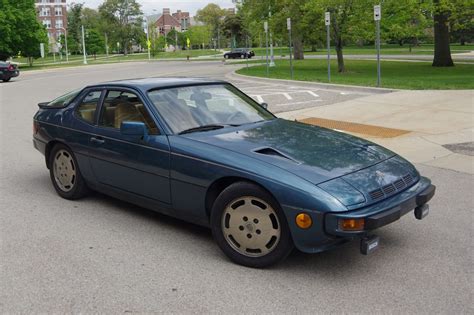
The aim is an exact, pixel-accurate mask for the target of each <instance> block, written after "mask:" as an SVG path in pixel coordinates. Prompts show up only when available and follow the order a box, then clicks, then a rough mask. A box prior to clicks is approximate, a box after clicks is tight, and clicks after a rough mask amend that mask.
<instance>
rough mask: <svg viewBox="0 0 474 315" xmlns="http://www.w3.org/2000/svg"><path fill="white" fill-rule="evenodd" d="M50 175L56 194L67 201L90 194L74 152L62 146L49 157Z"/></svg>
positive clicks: (56, 146)
mask: <svg viewBox="0 0 474 315" xmlns="http://www.w3.org/2000/svg"><path fill="white" fill-rule="evenodd" d="M49 173H50V177H51V181H52V183H53V186H54V188H55V189H56V192H57V193H58V194H59V195H60V196H61V197H63V198H65V199H79V198H81V197H83V196H84V195H86V193H87V192H88V189H87V185H86V183H85V181H84V178H83V177H82V175H81V172H80V170H79V167H78V164H77V161H76V158H75V157H74V154H73V153H72V151H71V150H70V149H69V148H68V147H66V146H65V145H62V144H57V145H55V146H54V148H53V150H52V151H51V154H50V156H49Z"/></svg>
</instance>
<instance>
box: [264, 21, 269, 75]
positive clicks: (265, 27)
mask: <svg viewBox="0 0 474 315" xmlns="http://www.w3.org/2000/svg"><path fill="white" fill-rule="evenodd" d="M263 30H264V31H265V52H266V65H267V77H268V75H269V72H268V66H269V65H268V22H267V21H265V22H263Z"/></svg>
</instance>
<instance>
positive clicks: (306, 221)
mask: <svg viewBox="0 0 474 315" xmlns="http://www.w3.org/2000/svg"><path fill="white" fill-rule="evenodd" d="M312 224H313V220H312V219H311V217H310V216H309V215H308V214H306V213H300V214H298V215H297V216H296V225H297V226H298V227H299V228H301V229H309V228H310V227H311V225H312Z"/></svg>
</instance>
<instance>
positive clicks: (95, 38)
mask: <svg viewBox="0 0 474 315" xmlns="http://www.w3.org/2000/svg"><path fill="white" fill-rule="evenodd" d="M85 42H86V52H87V53H88V54H91V55H93V56H94V59H96V58H97V54H98V53H101V52H104V40H103V38H102V36H101V35H100V33H99V32H98V31H97V30H96V29H92V30H89V31H88V32H87V36H86V38H85Z"/></svg>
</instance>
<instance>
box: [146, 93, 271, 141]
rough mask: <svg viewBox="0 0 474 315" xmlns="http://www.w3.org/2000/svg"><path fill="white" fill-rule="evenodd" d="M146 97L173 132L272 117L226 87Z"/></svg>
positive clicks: (246, 97) (205, 128)
mask: <svg viewBox="0 0 474 315" xmlns="http://www.w3.org/2000/svg"><path fill="white" fill-rule="evenodd" d="M148 96H149V98H150V99H151V101H152V102H153V104H154V105H155V107H156V109H157V110H158V112H159V113H160V114H161V116H162V117H163V119H164V120H165V121H166V123H167V124H168V126H169V127H170V128H171V130H172V131H173V132H174V133H184V132H186V131H193V132H194V131H205V130H212V129H217V128H218V127H226V126H236V125H243V124H250V123H255V122H258V121H262V120H269V119H273V118H274V116H273V115H272V114H270V113H269V112H268V111H266V110H265V109H263V108H262V107H261V106H259V105H258V104H257V103H256V102H255V101H254V100H252V99H251V98H250V97H248V96H246V95H245V94H243V93H242V92H240V91H239V90H238V89H236V88H234V87H233V86H231V85H227V84H213V85H198V86H186V87H178V88H170V89H163V90H153V91H150V92H149V93H148ZM213 127H215V128H213Z"/></svg>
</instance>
